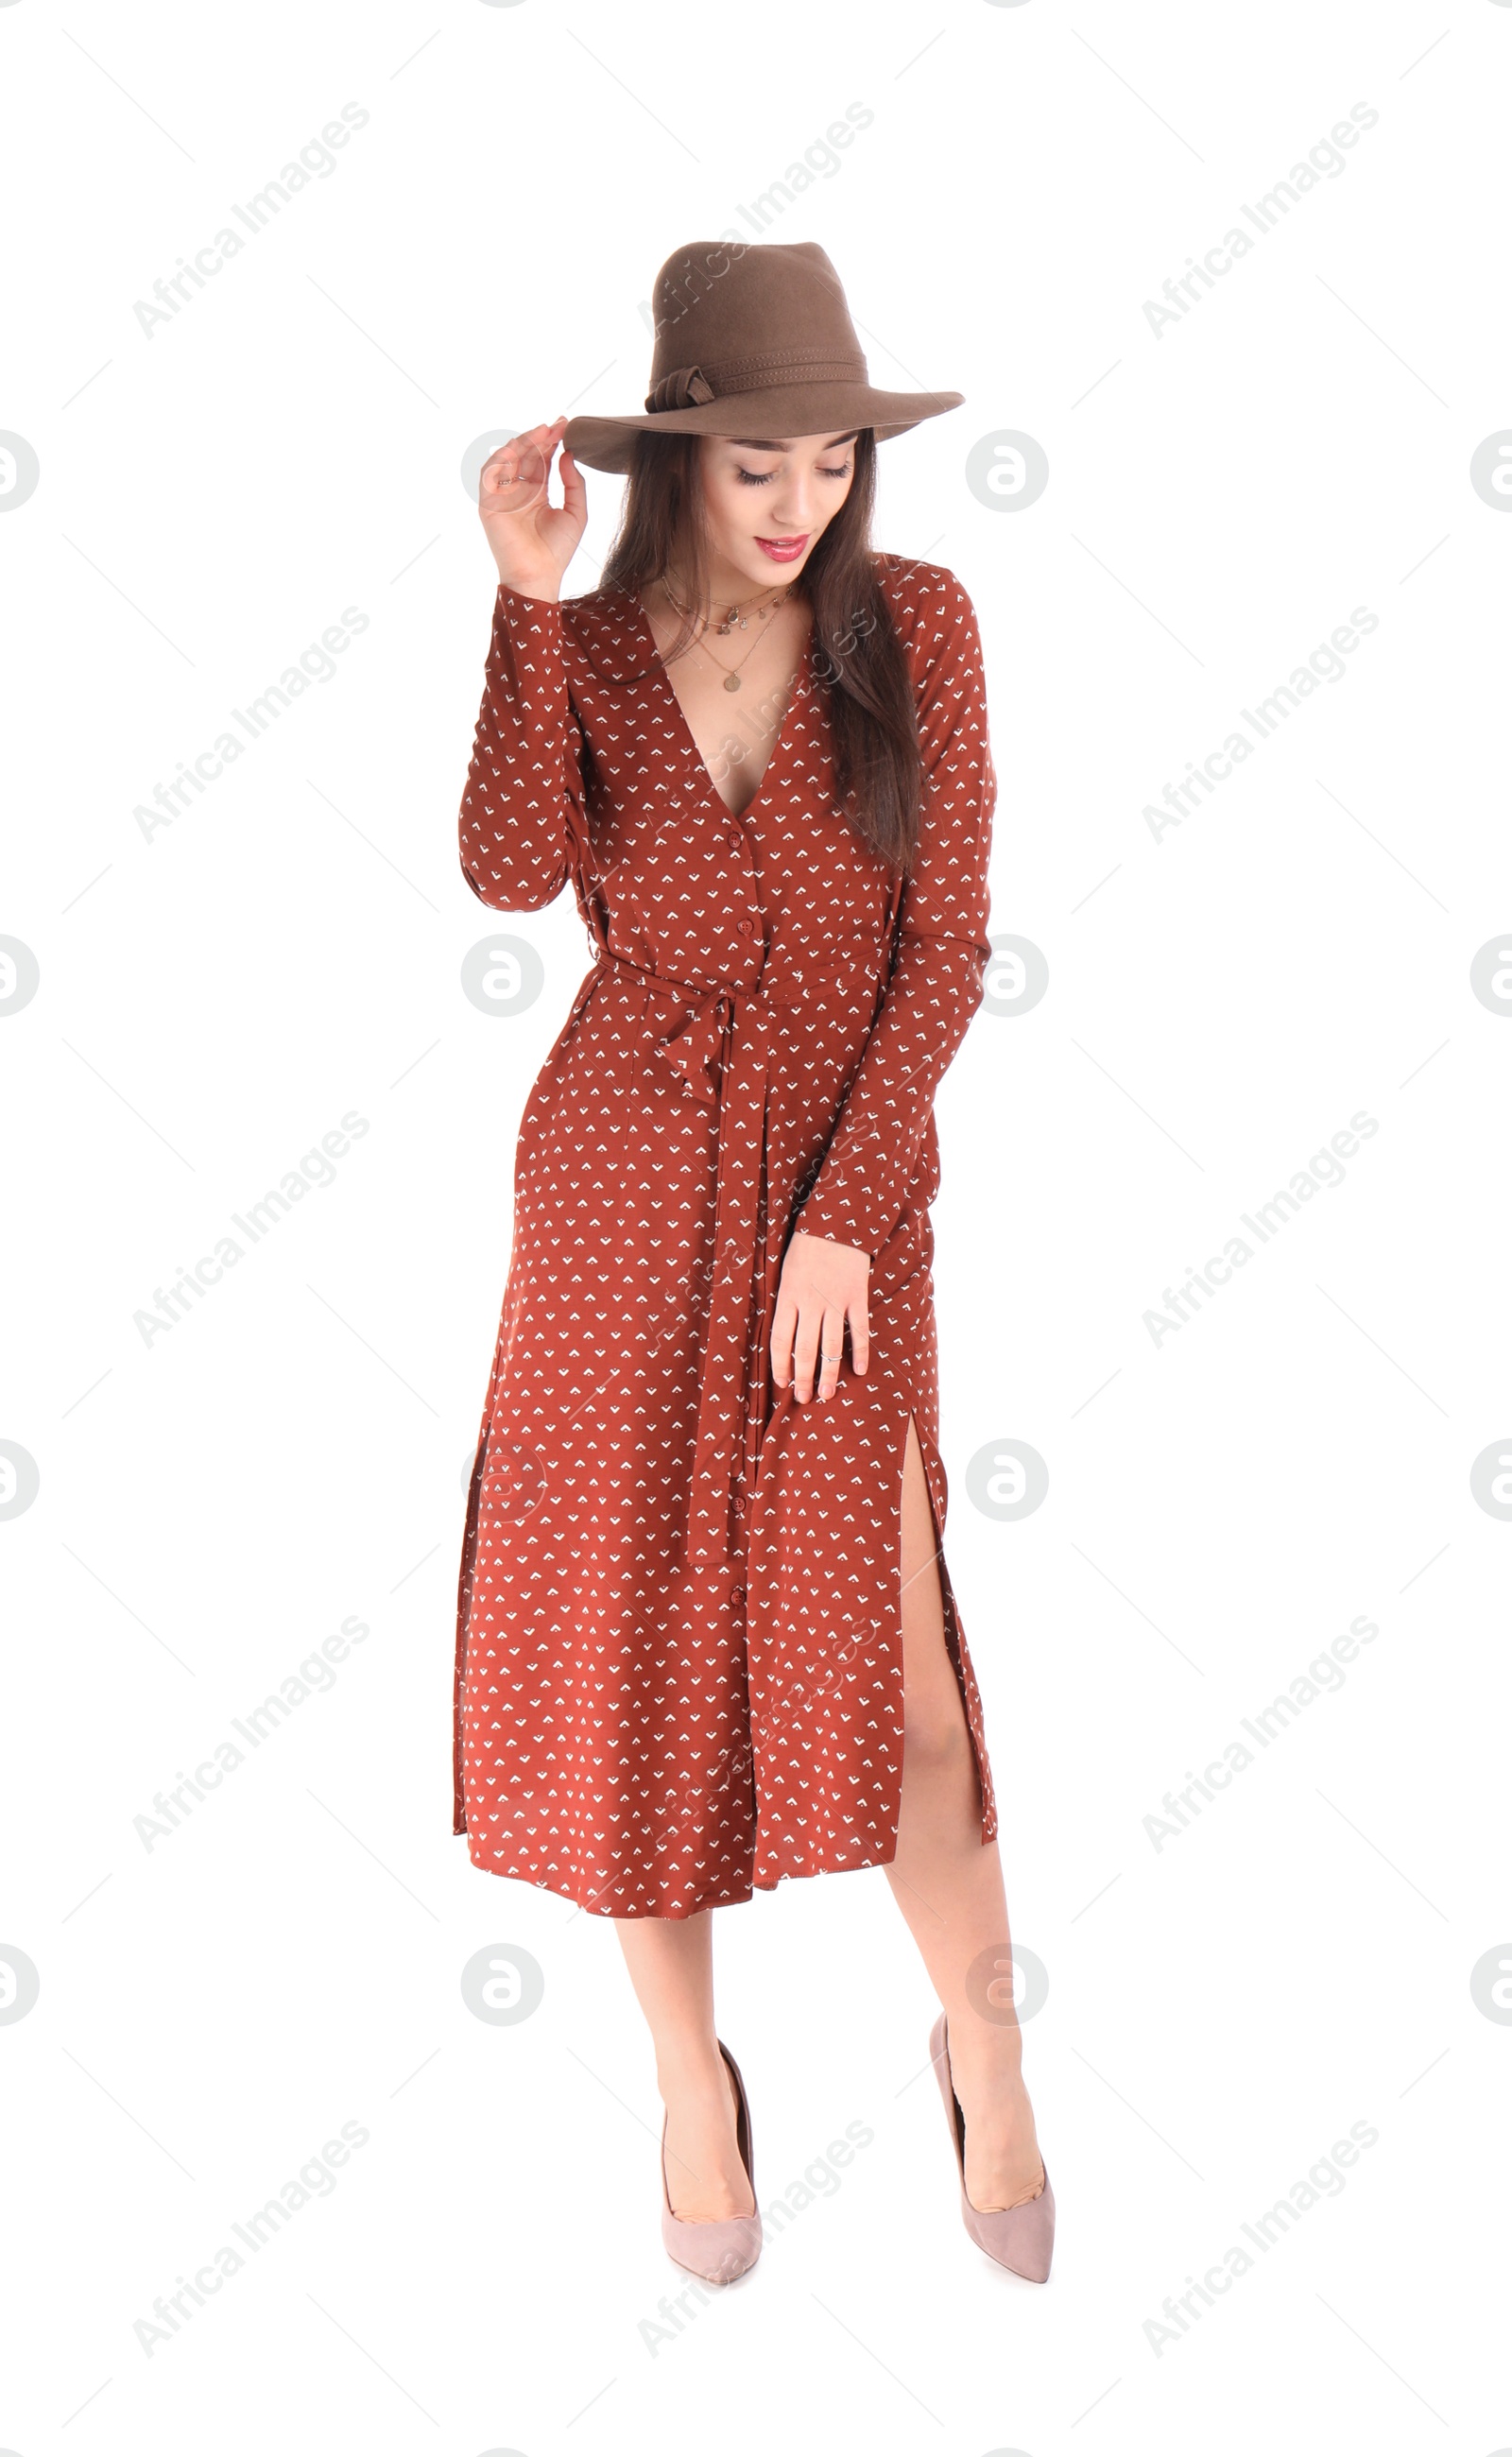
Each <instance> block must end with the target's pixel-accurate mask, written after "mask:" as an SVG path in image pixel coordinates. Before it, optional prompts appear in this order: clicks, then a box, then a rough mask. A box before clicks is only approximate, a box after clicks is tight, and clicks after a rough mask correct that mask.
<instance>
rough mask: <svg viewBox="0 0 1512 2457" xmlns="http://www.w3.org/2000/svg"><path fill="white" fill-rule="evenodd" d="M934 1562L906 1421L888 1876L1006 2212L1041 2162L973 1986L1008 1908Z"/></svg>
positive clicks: (913, 1435)
mask: <svg viewBox="0 0 1512 2457" xmlns="http://www.w3.org/2000/svg"><path fill="white" fill-rule="evenodd" d="M937 1562H938V1555H937V1549H936V1543H935V1528H934V1518H933V1514H932V1512H931V1510H930V1506H929V1487H928V1484H927V1482H926V1481H925V1477H924V1462H923V1454H922V1451H921V1450H920V1447H919V1436H918V1433H917V1431H916V1428H915V1425H914V1421H913V1418H912V1416H910V1417H909V1420H908V1442H907V1448H906V1452H905V1455H904V1463H903V1492H902V1580H903V1589H902V1596H903V1725H904V1739H903V1782H902V1807H901V1814H900V1817H899V1821H898V1849H897V1856H896V1857H895V1858H894V1859H893V1860H891V1861H889V1862H888V1864H887V1876H888V1881H889V1883H890V1884H891V1886H892V1889H893V1893H894V1895H895V1896H896V1898H897V1902H898V1906H899V1909H900V1910H901V1912H902V1915H903V1917H904V1919H905V1920H906V1921H907V1922H908V1925H909V1927H910V1929H911V1930H912V1931H913V1934H914V1941H915V1943H916V1944H917V1946H918V1948H919V1951H920V1952H921V1953H922V1955H923V1958H924V1962H925V1965H926V1967H927V1969H928V1972H929V1976H930V1978H931V1979H932V1980H933V1981H934V1984H935V1988H936V1990H937V1992H938V1993H939V1997H940V2001H941V2003H942V2006H943V2007H944V2010H945V2018H946V2024H947V2028H948V2033H949V2053H950V2070H951V2075H952V2077H953V2079H954V2081H955V2087H956V2096H957V2097H958V2098H959V2099H960V2101H961V2104H962V2107H963V2110H964V2112H965V2119H966V2192H967V2195H968V2196H969V2198H970V2199H971V2200H972V2201H973V2202H974V2203H975V2205H976V2207H977V2208H978V2209H979V2210H994V2209H1002V2210H1007V2209H1013V2208H1015V2207H1016V2206H1017V2204H1018V2203H1019V2202H1020V2201H1031V2200H1033V2199H1035V2198H1036V2197H1037V2195H1038V2194H1039V2193H1040V2192H1041V2191H1042V2190H1043V2188H1044V2181H1045V2170H1044V2167H1043V2165H1042V2163H1041V2159H1040V2153H1039V2146H1038V2143H1037V2141H1036V2139H1035V2133H1034V2113H1033V2110H1032V2108H1031V2107H1030V2105H1029V2099H1028V2094H1027V2092H1026V2091H1025V2087H1024V2079H1023V2075H1022V2073H1021V2071H1020V2061H1021V2055H1022V2049H1023V2038H1022V2034H1021V2033H1020V2030H1019V2025H1018V2021H1017V2018H1016V2016H1014V2014H1013V2009H1012V2004H1011V1998H1010V2001H1008V2002H1007V2003H1006V2004H1005V2005H1004V2006H1001V2007H997V2008H995V2010H996V2011H997V2012H998V2013H999V2015H1000V2018H999V2019H997V2020H995V2021H994V2020H992V2019H990V2018H989V2017H988V2015H987V2013H984V2011H983V2010H982V2008H983V2006H984V2004H986V2003H987V2002H988V2001H989V2000H988V1999H987V1998H986V1997H985V1995H984V1990H983V1988H982V1985H981V1983H980V1980H979V1981H978V1983H977V1984H975V1985H974V1987H973V1989H972V1992H971V1994H970V1995H968V1994H967V1992H966V1984H965V1983H966V1973H967V1972H968V1971H969V1970H970V1969H971V1966H972V1964H973V1963H974V1962H975V1961H976V1959H977V1956H978V1955H979V1954H981V1955H984V1956H986V1955H987V1953H988V1949H989V1948H991V1947H994V1946H996V1947H998V1948H999V1949H1001V1950H1003V1951H1005V1950H1006V1947H1007V1942H1008V1911H1007V1903H1006V1900H1005V1895H1004V1889H1003V1869H1002V1865H1001V1863H1000V1861H999V1857H998V1847H997V1845H996V1844H995V1843H987V1844H984V1842H983V1841H982V1801H981V1793H980V1790H979V1787H978V1784H977V1772H976V1761H975V1758H974V1756H973V1753H972V1747H971V1734H970V1732H969V1730H968V1729H967V1725H966V1718H965V1709H964V1707H963V1703H962V1698H961V1684H960V1683H959V1682H958V1680H957V1678H956V1673H955V1667H954V1665H953V1664H952V1662H951V1661H950V1657H949V1654H948V1652H947V1650H946V1646H945V1635H944V1606H943V1601H942V1595H941V1588H940V1573H939V1569H938V1566H937ZM1001 1992H1002V1993H1003V1994H1005V1996H1009V1997H1010V1992H1008V1991H1007V1990H1002V1991H1001ZM973 1999H975V2001H973ZM1003 2014H1006V2016H1007V2018H1006V2019H1004V2018H1001V2017H1002V2015H1003Z"/></svg>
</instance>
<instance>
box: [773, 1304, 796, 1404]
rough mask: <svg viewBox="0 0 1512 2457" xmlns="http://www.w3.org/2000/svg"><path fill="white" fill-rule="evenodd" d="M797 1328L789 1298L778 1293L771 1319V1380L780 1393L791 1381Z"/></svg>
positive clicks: (793, 1305) (793, 1306) (794, 1309)
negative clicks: (794, 1334) (794, 1337)
mask: <svg viewBox="0 0 1512 2457" xmlns="http://www.w3.org/2000/svg"><path fill="white" fill-rule="evenodd" d="M796 1329H797V1306H796V1305H795V1304H794V1302H793V1300H792V1298H791V1297H785V1296H783V1295H781V1294H780V1292H779V1293H778V1296H777V1308H776V1311H775V1312H774V1314H773V1317H772V1379H773V1381H774V1382H775V1383H776V1384H777V1388H778V1390H780V1391H785V1390H786V1389H787V1386H788V1384H789V1383H790V1382H791V1380H792V1379H793V1333H794V1332H795V1330H796Z"/></svg>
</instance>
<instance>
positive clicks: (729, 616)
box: [661, 579, 797, 692]
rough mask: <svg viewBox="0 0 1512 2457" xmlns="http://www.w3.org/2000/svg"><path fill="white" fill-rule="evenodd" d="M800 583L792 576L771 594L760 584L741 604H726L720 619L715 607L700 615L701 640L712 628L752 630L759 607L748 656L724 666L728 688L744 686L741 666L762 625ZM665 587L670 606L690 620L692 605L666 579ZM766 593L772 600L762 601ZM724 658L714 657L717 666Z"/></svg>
mask: <svg viewBox="0 0 1512 2457" xmlns="http://www.w3.org/2000/svg"><path fill="white" fill-rule="evenodd" d="M661 588H662V594H663V596H664V597H665V598H666V600H667V603H668V604H669V606H671V607H672V609H673V612H674V613H676V614H678V615H680V616H682V617H683V618H684V619H685V620H686V618H687V616H688V615H689V614H690V613H691V612H692V611H693V609H692V608H691V607H687V606H684V605H683V604H682V602H681V600H680V599H679V598H677V597H675V596H674V595H673V591H672V589H671V588H669V587H668V585H667V582H666V581H665V579H664V580H663V581H662V584H661ZM795 588H797V581H794V580H790V581H789V582H788V585H787V587H786V588H781V589H778V590H777V594H776V595H775V596H773V595H771V594H770V592H769V591H768V590H766V589H764V588H758V589H757V590H756V595H755V596H754V597H746V598H742V599H741V600H740V601H739V603H738V604H736V605H734V606H728V607H726V609H725V611H724V613H723V615H722V616H721V617H720V618H719V620H718V621H717V622H716V621H715V619H714V614H713V609H711V611H710V612H709V613H707V614H701V615H699V616H698V617H697V618H696V619H697V621H698V624H699V630H700V640H703V639H706V638H707V635H708V633H709V632H710V631H715V632H717V633H718V635H719V637H720V638H721V639H723V638H725V637H726V635H727V634H728V633H729V632H731V631H749V630H750V629H751V624H752V615H751V609H752V608H753V607H755V608H756V617H755V619H756V625H757V627H758V628H757V630H756V637H755V639H754V640H753V641H752V643H751V646H750V648H749V649H747V650H746V651H745V655H744V656H742V657H739V658H737V659H736V661H735V665H733V666H727V667H725V669H724V687H725V690H726V691H727V692H737V691H738V690H739V689H740V668H741V667H742V666H743V665H744V664H745V662H746V658H747V657H750V656H752V655H753V654H754V653H755V651H756V649H757V648H758V647H759V645H760V642H761V636H762V635H761V630H760V629H759V627H760V625H762V624H763V623H765V621H766V620H767V617H768V616H769V615H771V614H775V613H776V612H777V608H778V607H779V606H785V605H786V604H787V601H788V599H789V598H790V597H791V596H792V594H793V591H794V589H795ZM763 597H765V598H766V599H767V601H768V602H767V603H766V605H764V606H763V605H761V604H759V603H758V601H759V600H760V599H761V598H763ZM695 645H697V644H696V643H694V641H692V640H690V641H689V643H688V647H689V648H693V647H694V646H695ZM677 653H678V655H679V656H681V655H683V654H684V653H685V651H684V650H678V652H677ZM664 662H665V660H664ZM721 662H722V661H721V659H719V658H718V657H715V658H714V663H715V665H716V666H717V665H719V664H721Z"/></svg>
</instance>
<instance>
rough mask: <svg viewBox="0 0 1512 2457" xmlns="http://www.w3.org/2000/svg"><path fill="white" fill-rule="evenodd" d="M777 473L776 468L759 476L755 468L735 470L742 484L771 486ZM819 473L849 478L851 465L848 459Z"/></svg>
mask: <svg viewBox="0 0 1512 2457" xmlns="http://www.w3.org/2000/svg"><path fill="white" fill-rule="evenodd" d="M818 474H819V476H820V477H821V478H848V477H849V476H850V474H851V465H850V463H849V462H848V461H846V462H843V463H842V464H841V465H840V466H839V468H838V469H821V470H820V471H819V473H818ZM735 476H736V477H737V478H738V479H739V481H740V484H741V485H742V486H770V485H771V484H772V481H773V479H774V478H775V477H776V476H777V471H776V470H775V469H768V470H767V472H766V474H765V475H764V476H758V475H757V473H756V470H755V469H737V470H736V471H735Z"/></svg>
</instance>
